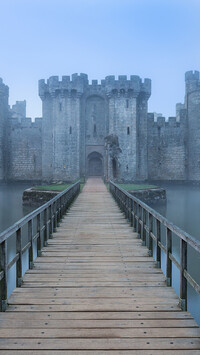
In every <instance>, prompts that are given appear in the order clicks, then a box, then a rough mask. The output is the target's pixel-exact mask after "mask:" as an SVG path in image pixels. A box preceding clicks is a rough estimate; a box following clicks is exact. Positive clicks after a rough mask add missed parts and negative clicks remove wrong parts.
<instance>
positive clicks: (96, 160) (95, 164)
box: [87, 152, 103, 176]
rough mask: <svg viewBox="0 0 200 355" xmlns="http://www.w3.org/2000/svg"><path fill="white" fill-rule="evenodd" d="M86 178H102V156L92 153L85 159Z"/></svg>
mask: <svg viewBox="0 0 200 355" xmlns="http://www.w3.org/2000/svg"><path fill="white" fill-rule="evenodd" d="M87 176H103V156H102V155H101V154H100V153H98V152H92V153H90V154H89V155H88V157H87Z"/></svg>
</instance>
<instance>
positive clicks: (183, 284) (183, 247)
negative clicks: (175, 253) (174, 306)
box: [180, 240, 187, 311]
mask: <svg viewBox="0 0 200 355" xmlns="http://www.w3.org/2000/svg"><path fill="white" fill-rule="evenodd" d="M184 271H187V243H186V242H185V241H184V240H180V300H181V308H182V309H183V311H185V310H186V309H187V280H186V278H185V275H184Z"/></svg>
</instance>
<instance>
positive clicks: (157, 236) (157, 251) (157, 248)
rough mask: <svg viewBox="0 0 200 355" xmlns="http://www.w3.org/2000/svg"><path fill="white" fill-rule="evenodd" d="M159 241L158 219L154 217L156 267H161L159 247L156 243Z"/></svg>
mask: <svg viewBox="0 0 200 355" xmlns="http://www.w3.org/2000/svg"><path fill="white" fill-rule="evenodd" d="M160 241H161V229H160V221H159V220H158V219H156V261H157V267H158V268H161V249H160V247H159V245H158V243H159V242H160Z"/></svg>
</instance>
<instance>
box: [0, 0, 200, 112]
mask: <svg viewBox="0 0 200 355" xmlns="http://www.w3.org/2000/svg"><path fill="white" fill-rule="evenodd" d="M0 50H1V52H0V77H2V78H3V80H4V83H5V84H7V85H8V86H9V88H10V104H11V105H12V104H14V102H15V101H16V100H24V99H26V100H27V116H29V117H32V118H33V117H38V116H41V107H42V105H41V100H40V99H39V97H38V80H39V79H43V78H44V79H47V78H48V77H49V76H51V75H59V76H60V77H61V76H62V75H71V74H72V73H76V72H77V73H80V72H82V73H87V74H88V76H89V79H90V80H92V79H99V80H100V79H103V78H104V77H105V76H107V75H115V76H118V75H128V76H129V75H131V74H136V75H140V76H141V77H142V78H145V77H147V78H151V79H152V96H151V98H150V100H149V111H150V112H152V111H156V112H161V113H163V114H164V115H165V116H166V117H168V116H174V115H175V104H176V103H177V102H181V101H182V102H183V99H184V73H185V71H187V70H200V0H0Z"/></svg>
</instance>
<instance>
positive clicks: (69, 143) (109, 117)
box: [0, 71, 200, 181]
mask: <svg viewBox="0 0 200 355" xmlns="http://www.w3.org/2000/svg"><path fill="white" fill-rule="evenodd" d="M185 81H186V93H185V102H184V104H177V105H176V117H170V118H169V119H168V120H165V118H164V117H162V116H161V117H156V115H155V114H152V113H148V99H149V97H150V95H151V80H150V79H145V80H144V81H142V80H141V79H140V77H138V76H136V75H132V76H131V77H130V79H127V77H126V76H124V75H121V76H119V77H118V79H117V80H116V79H115V77H114V76H107V77H106V78H105V80H102V81H101V83H98V81H97V80H92V83H91V84H90V83H89V81H88V77H87V75H86V74H80V75H77V74H73V75H72V77H71V78H70V77H69V76H63V77H62V80H61V81H59V78H58V77H57V76H53V77H50V78H49V79H48V80H47V82H45V80H40V81H39V96H40V98H41V100H42V108H43V117H42V118H36V119H35V122H32V121H31V118H27V117H26V102H25V101H22V102H21V101H18V102H16V104H15V105H13V106H12V108H10V107H9V105H8V97H9V89H8V87H7V86H6V85H5V84H4V83H3V81H2V79H0V180H43V181H69V180H75V179H76V178H78V177H80V176H94V175H98V176H102V177H105V178H106V179H109V178H113V179H116V180H119V181H120V180H126V181H133V180H140V181H142V180H147V179H149V180H162V179H164V180H200V75H199V72H198V71H195V72H192V71H189V72H186V74H185ZM156 118H157V119H156Z"/></svg>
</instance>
